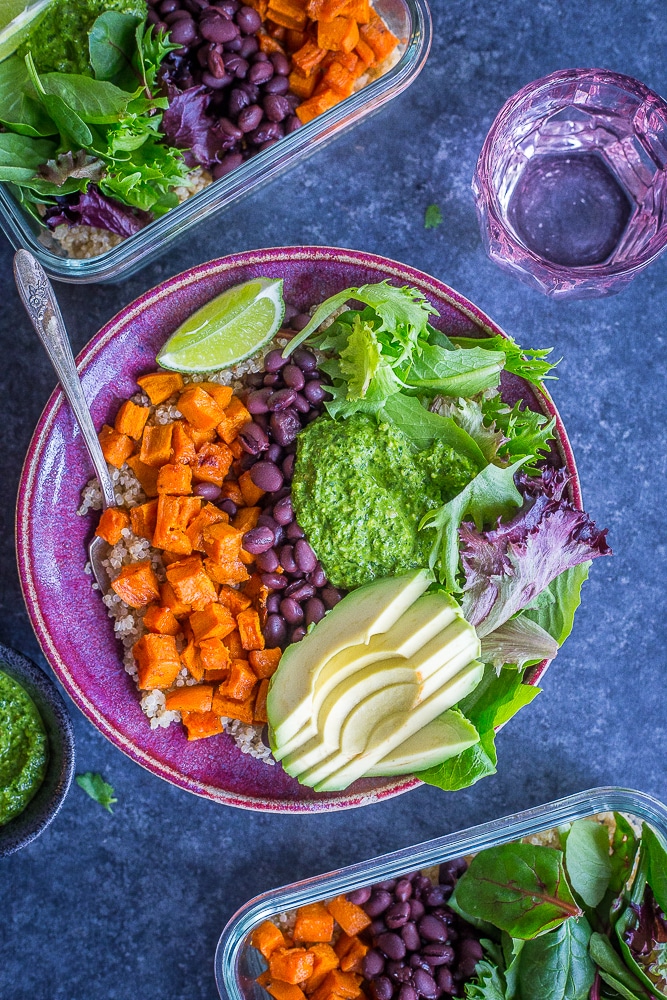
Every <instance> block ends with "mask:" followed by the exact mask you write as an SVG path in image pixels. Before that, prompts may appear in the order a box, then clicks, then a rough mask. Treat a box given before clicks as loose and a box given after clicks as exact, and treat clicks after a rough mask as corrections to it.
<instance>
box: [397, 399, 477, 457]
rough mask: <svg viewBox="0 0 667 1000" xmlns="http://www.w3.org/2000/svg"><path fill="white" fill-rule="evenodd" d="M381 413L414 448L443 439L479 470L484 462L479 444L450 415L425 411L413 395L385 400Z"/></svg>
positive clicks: (423, 447) (420, 447) (427, 446)
mask: <svg viewBox="0 0 667 1000" xmlns="http://www.w3.org/2000/svg"><path fill="white" fill-rule="evenodd" d="M380 412H381V415H382V416H385V417H386V418H388V419H389V420H393V422H394V423H395V424H397V426H398V427H400V429H401V430H402V431H403V433H404V434H405V436H406V437H408V438H409V439H410V441H412V443H413V445H414V446H415V448H416V449H417V451H425V450H426V449H427V448H430V447H431V446H432V445H433V443H434V442H435V441H444V442H445V443H446V444H448V445H450V447H452V448H453V449H454V450H455V451H457V452H458V453H459V455H465V456H466V457H467V458H470V459H471V460H472V461H473V462H475V464H476V465H477V467H478V468H479V469H483V468H484V466H485V465H486V464H487V463H486V459H485V457H484V455H483V453H482V452H481V450H480V448H479V446H478V445H477V444H476V442H475V441H474V440H473V438H472V437H471V436H470V435H469V434H468V433H467V432H466V431H465V430H463V428H461V427H459V425H458V424H457V423H456V422H455V421H454V420H453V419H452V418H451V417H443V416H441V415H440V414H439V413H433V411H432V410H427V409H426V407H424V406H422V404H421V403H420V402H419V400H418V399H417V398H416V397H415V396H406V395H405V394H404V393H402V392H401V393H397V394H396V395H393V396H391V397H390V398H388V399H387V401H386V402H385V404H384V406H383V408H382V410H381V411H380Z"/></svg>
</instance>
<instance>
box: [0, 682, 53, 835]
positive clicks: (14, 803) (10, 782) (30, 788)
mask: <svg viewBox="0 0 667 1000" xmlns="http://www.w3.org/2000/svg"><path fill="white" fill-rule="evenodd" d="M47 760H48V738H47V735H46V732H45V730H44V723H43V722H42V719H41V716H40V714H39V712H38V711H37V707H36V705H35V703H34V701H33V700H32V698H31V697H30V695H29V694H28V693H27V692H26V691H24V689H23V688H22V687H21V685H20V684H18V683H17V681H15V680H14V679H13V677H10V676H9V675H8V674H6V673H4V672H3V671H1V670H0V826H2V825H3V824H4V823H7V822H9V820H10V819H12V818H13V817H14V816H17V815H18V814H19V813H20V812H23V810H24V809H25V807H26V806H27V804H28V802H30V799H31V798H32V797H33V795H34V794H35V792H36V791H37V789H38V788H39V786H40V785H41V783H42V781H43V780H44V775H45V773H46V764H47Z"/></svg>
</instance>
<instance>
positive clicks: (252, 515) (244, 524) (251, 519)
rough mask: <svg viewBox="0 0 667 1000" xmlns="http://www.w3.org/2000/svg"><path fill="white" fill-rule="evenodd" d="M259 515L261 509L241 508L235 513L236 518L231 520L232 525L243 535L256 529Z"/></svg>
mask: <svg viewBox="0 0 667 1000" xmlns="http://www.w3.org/2000/svg"><path fill="white" fill-rule="evenodd" d="M261 513H262V508H261V507H241V510H239V511H237V513H236V516H235V517H233V518H232V525H233V527H234V528H236V530H237V531H241V532H243V534H245V532H246V531H250V529H251V528H256V527H257V522H258V520H259V515H260V514H261Z"/></svg>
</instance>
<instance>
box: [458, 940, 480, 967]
mask: <svg viewBox="0 0 667 1000" xmlns="http://www.w3.org/2000/svg"><path fill="white" fill-rule="evenodd" d="M483 954H484V952H483V950H482V946H481V944H480V943H479V941H477V939H476V938H464V939H463V940H462V941H461V943H460V945H459V957H460V958H461V959H468V958H470V959H474V960H475V962H479V960H480V959H481V957H482V955H483Z"/></svg>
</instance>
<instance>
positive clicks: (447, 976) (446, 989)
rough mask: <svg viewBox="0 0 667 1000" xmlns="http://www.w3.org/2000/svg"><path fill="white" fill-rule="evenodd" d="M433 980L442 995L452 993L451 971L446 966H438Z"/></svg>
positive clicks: (452, 979)
mask: <svg viewBox="0 0 667 1000" xmlns="http://www.w3.org/2000/svg"><path fill="white" fill-rule="evenodd" d="M435 978H436V982H437V984H438V986H439V987H440V989H441V990H442V992H443V993H453V992H454V977H453V976H452V972H451V969H448V968H447V966H446V965H441V966H440V968H439V969H438V971H437V973H436V977H435Z"/></svg>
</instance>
